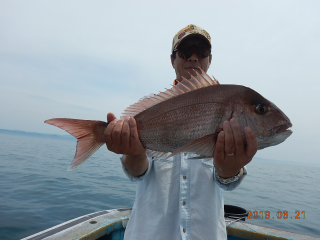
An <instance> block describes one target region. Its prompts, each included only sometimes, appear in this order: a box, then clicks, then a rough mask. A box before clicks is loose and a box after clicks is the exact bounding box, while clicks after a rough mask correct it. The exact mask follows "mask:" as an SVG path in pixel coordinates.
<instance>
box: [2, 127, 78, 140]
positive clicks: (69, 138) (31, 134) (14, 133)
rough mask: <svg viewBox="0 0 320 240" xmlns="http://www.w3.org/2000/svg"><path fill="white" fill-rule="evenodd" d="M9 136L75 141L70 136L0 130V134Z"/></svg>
mask: <svg viewBox="0 0 320 240" xmlns="http://www.w3.org/2000/svg"><path fill="white" fill-rule="evenodd" d="M1 133H4V134H10V135H20V136H33V137H45V138H56V139H65V140H74V141H75V140H76V139H75V137H73V136H71V135H60V134H50V133H37V132H25V131H20V130H8V129H0V134H1Z"/></svg>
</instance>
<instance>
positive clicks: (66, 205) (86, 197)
mask: <svg viewBox="0 0 320 240" xmlns="http://www.w3.org/2000/svg"><path fill="white" fill-rule="evenodd" d="M75 147H76V141H75V139H73V138H72V137H64V136H60V137H59V136H54V135H45V134H31V133H21V132H14V131H3V130H2V131H0V239H20V238H23V237H27V236H29V235H31V234H34V233H37V232H39V231H42V230H45V229H47V228H50V227H52V226H55V225H57V224H60V223H62V222H65V221H68V220H71V219H73V218H76V217H79V216H82V215H85V214H89V213H92V212H96V211H101V210H106V209H114V208H128V207H132V205H133V202H134V197H135V187H136V186H135V183H132V182H130V181H129V180H128V179H127V177H126V176H125V175H124V173H123V171H122V168H121V164H120V160H119V156H118V155H116V154H113V153H111V152H109V151H108V150H107V149H106V147H105V146H103V147H102V148H101V149H99V150H98V152H96V153H95V154H94V155H93V156H92V157H91V158H90V159H89V160H88V161H87V162H86V163H85V164H83V165H81V166H80V167H79V168H77V169H75V170H73V171H67V168H68V167H69V164H70V162H71V160H72V159H73V157H74V152H75ZM247 168H248V172H249V174H248V176H246V178H245V179H244V181H243V182H242V184H241V185H240V186H239V187H238V188H237V189H235V190H234V191H230V192H227V191H226V192H224V198H225V204H229V205H236V206H240V207H243V208H245V209H247V210H248V211H251V212H252V214H251V218H252V219H246V222H249V223H250V222H252V223H258V224H261V225H265V226H271V227H277V228H283V229H289V230H294V231H298V232H304V233H310V234H315V235H320V216H319V215H320V210H319V209H320V187H319V184H320V174H319V172H320V167H317V166H306V165H298V164H289V163H283V162H276V161H261V160H258V159H254V160H253V161H252V162H251V163H250V164H248V166H247ZM285 211H286V212H285ZM298 213H299V215H298ZM297 215H298V217H299V218H300V219H297ZM268 216H269V218H268Z"/></svg>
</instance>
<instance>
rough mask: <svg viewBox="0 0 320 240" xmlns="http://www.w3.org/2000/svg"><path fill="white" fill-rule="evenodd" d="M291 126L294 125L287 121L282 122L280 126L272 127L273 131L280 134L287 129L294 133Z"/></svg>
mask: <svg viewBox="0 0 320 240" xmlns="http://www.w3.org/2000/svg"><path fill="white" fill-rule="evenodd" d="M290 127H292V124H291V122H287V123H285V124H282V125H279V126H276V127H274V128H272V129H271V131H272V132H273V133H274V134H280V133H283V132H286V131H289V132H291V133H292V131H291V129H289V128H290Z"/></svg>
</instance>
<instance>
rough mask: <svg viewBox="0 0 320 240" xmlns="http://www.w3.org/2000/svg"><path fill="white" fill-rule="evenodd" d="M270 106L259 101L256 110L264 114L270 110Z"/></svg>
mask: <svg viewBox="0 0 320 240" xmlns="http://www.w3.org/2000/svg"><path fill="white" fill-rule="evenodd" d="M268 110H269V109H268V107H267V106H266V105H264V104H262V103H259V104H257V105H256V107H255V112H256V113H257V114H259V115H264V114H266V113H267V112H268Z"/></svg>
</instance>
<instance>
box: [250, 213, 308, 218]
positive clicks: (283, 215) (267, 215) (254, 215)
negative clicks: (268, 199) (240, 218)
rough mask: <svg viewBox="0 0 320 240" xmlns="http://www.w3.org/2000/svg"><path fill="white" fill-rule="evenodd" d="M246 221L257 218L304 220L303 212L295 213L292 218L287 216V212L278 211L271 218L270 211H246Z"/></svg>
mask: <svg viewBox="0 0 320 240" xmlns="http://www.w3.org/2000/svg"><path fill="white" fill-rule="evenodd" d="M247 213H248V217H247V219H257V218H261V219H263V218H265V219H269V218H277V219H305V211H295V214H294V215H293V216H289V213H288V211H278V212H277V214H276V215H275V216H271V214H270V211H260V212H258V211H248V212H247Z"/></svg>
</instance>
